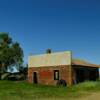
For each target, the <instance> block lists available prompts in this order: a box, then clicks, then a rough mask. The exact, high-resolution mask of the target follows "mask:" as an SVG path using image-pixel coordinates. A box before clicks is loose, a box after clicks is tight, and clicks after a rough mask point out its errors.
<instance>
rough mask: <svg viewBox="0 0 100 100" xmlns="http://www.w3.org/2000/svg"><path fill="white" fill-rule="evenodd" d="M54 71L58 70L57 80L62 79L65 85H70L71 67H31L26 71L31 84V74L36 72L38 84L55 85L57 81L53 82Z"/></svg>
mask: <svg viewBox="0 0 100 100" xmlns="http://www.w3.org/2000/svg"><path fill="white" fill-rule="evenodd" d="M54 70H59V80H60V79H63V80H65V81H66V83H67V85H71V84H72V71H71V66H70V65H69V66H68V65H67V66H66V65H65V66H64V65H63V66H50V67H37V68H35V67H31V68H29V69H28V81H29V82H30V83H34V82H33V72H37V80H38V84H45V85H56V84H57V81H58V80H54Z"/></svg>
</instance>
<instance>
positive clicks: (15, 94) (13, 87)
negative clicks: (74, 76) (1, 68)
mask: <svg viewBox="0 0 100 100" xmlns="http://www.w3.org/2000/svg"><path fill="white" fill-rule="evenodd" d="M95 91H96V92H98V91H100V82H99V81H98V82H84V83H80V84H77V85H74V86H71V87H56V86H44V85H33V84H28V83H27V82H11V81H0V100H44V99H45V98H50V99H49V100H53V98H55V99H54V100H57V99H58V98H59V99H61V100H62V99H64V100H66V98H67V100H70V99H72V100H73V99H75V98H76V99H77V98H80V97H82V96H84V95H85V96H86V95H89V94H91V92H95ZM47 100H48V99H47Z"/></svg>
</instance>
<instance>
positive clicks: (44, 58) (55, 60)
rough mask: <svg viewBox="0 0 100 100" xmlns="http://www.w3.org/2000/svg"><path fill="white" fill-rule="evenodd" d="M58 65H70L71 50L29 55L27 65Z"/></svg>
mask: <svg viewBox="0 0 100 100" xmlns="http://www.w3.org/2000/svg"><path fill="white" fill-rule="evenodd" d="M58 65H71V52H70V51H65V52H58V53H51V54H42V55H36V56H29V58H28V67H29V68H30V67H41V66H47V67H49V66H58Z"/></svg>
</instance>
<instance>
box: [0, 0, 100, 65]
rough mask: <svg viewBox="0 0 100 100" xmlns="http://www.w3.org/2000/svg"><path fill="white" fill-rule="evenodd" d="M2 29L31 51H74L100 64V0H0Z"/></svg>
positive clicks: (0, 23)
mask: <svg viewBox="0 0 100 100" xmlns="http://www.w3.org/2000/svg"><path fill="white" fill-rule="evenodd" d="M0 32H8V33H9V35H10V37H12V38H13V41H18V42H19V43H20V45H21V47H22V48H23V51H24V63H27V62H28V56H29V55H30V54H33V55H36V54H42V53H45V51H46V49H48V48H50V49H52V52H59V51H66V50H71V51H72V53H73V55H72V56H73V58H78V59H84V60H87V61H89V62H92V63H96V64H100V0H0Z"/></svg>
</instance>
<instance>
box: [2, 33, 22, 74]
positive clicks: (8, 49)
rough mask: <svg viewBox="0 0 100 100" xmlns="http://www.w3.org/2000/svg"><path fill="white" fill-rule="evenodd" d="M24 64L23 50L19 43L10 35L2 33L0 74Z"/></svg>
mask: <svg viewBox="0 0 100 100" xmlns="http://www.w3.org/2000/svg"><path fill="white" fill-rule="evenodd" d="M22 62H23V50H22V48H21V47H20V45H19V43H18V42H13V41H12V38H11V37H9V34H8V33H0V73H4V72H5V71H7V69H8V67H12V66H14V65H17V66H18V65H20V64H22Z"/></svg>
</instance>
